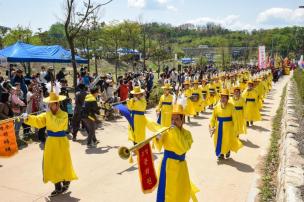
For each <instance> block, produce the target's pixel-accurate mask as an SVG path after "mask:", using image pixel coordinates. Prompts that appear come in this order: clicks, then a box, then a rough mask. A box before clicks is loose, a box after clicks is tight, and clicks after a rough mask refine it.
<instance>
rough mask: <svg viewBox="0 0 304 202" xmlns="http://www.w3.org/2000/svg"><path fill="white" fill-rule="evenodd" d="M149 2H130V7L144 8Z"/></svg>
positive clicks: (132, 0) (142, 0)
mask: <svg viewBox="0 0 304 202" xmlns="http://www.w3.org/2000/svg"><path fill="white" fill-rule="evenodd" d="M146 5H147V0H128V6H129V7H132V8H144V7H145V6H146Z"/></svg>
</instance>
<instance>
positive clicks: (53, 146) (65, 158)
mask: <svg viewBox="0 0 304 202" xmlns="http://www.w3.org/2000/svg"><path fill="white" fill-rule="evenodd" d="M64 99H66V97H65V96H61V95H57V94H56V93H54V92H50V96H49V97H47V98H45V99H44V100H43V102H45V103H48V106H49V111H47V112H45V113H42V114H39V115H27V114H23V115H22V118H23V119H24V123H25V124H27V125H30V126H33V127H35V128H38V129H40V128H44V127H46V130H47V139H46V142H45V146H44V153H43V182H44V183H47V182H49V181H50V182H52V183H54V184H55V190H54V191H53V192H52V193H51V196H56V195H58V194H60V193H63V192H65V191H67V190H68V188H69V185H70V181H72V180H76V179H78V178H77V176H76V174H75V171H74V169H73V165H72V159H71V155H70V145H69V140H68V138H67V136H66V134H67V133H66V131H67V129H68V114H67V113H66V112H64V111H62V110H61V109H60V104H59V102H60V101H62V100H64Z"/></svg>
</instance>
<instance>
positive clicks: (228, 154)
mask: <svg viewBox="0 0 304 202" xmlns="http://www.w3.org/2000/svg"><path fill="white" fill-rule="evenodd" d="M229 157H230V151H229V152H228V153H227V154H226V159H228V158H229Z"/></svg>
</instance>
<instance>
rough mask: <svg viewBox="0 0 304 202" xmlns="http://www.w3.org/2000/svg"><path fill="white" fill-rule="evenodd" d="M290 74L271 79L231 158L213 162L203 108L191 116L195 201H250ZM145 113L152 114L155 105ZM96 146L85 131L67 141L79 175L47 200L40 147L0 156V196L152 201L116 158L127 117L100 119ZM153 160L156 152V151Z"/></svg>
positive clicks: (48, 189) (133, 173)
mask: <svg viewBox="0 0 304 202" xmlns="http://www.w3.org/2000/svg"><path fill="white" fill-rule="evenodd" d="M288 80H289V77H284V78H283V79H281V80H280V81H279V82H278V83H277V84H275V85H274V88H273V90H272V91H271V93H270V94H269V96H268V98H267V99H266V100H265V106H264V109H263V112H262V113H263V121H261V122H259V123H256V126H255V127H254V128H249V130H248V134H247V135H245V136H242V137H241V139H242V140H243V141H244V145H245V147H243V148H242V149H241V150H240V151H239V152H238V153H237V154H234V153H233V154H232V159H230V160H227V161H225V162H224V163H223V164H220V165H218V164H217V160H216V157H215V154H214V148H213V143H212V139H211V138H210V136H209V133H208V124H209V117H210V114H211V112H210V111H207V112H206V113H205V114H203V115H200V117H199V118H197V119H192V121H193V123H192V124H191V125H186V126H185V127H186V128H188V129H190V130H191V132H192V135H193V139H194V143H193V146H192V148H191V150H190V152H189V153H187V161H188V167H189V170H190V176H191V179H192V181H193V182H194V183H195V184H196V185H197V186H198V187H199V188H200V190H201V191H200V192H199V193H198V195H197V196H198V199H199V201H208V202H209V201H210V202H217V201H219V202H220V201H225V202H230V201H231V202H239V201H240V202H243V201H251V200H252V199H253V196H254V194H255V193H256V189H255V183H256V178H257V169H256V167H257V165H258V163H259V162H260V160H261V158H262V155H263V154H265V151H266V149H267V146H268V145H269V137H270V129H271V119H272V118H273V116H274V115H275V111H276V109H277V107H278V105H279V102H280V96H281V93H282V89H283V87H284V86H285V84H286V83H287V81H288ZM148 116H151V117H154V116H155V114H154V111H149V112H148ZM97 137H98V139H100V140H101V144H100V145H99V146H100V147H99V148H96V149H87V148H86V146H85V144H86V142H85V138H86V137H85V136H83V135H81V134H80V135H79V139H80V140H79V141H78V142H76V143H75V142H71V153H72V159H73V163H74V167H75V170H76V172H77V175H78V177H79V180H78V181H75V182H72V184H71V188H70V192H68V193H66V194H64V195H61V196H58V197H56V198H53V199H52V200H50V199H49V198H48V195H49V194H50V192H51V191H52V190H53V185H52V184H50V183H48V184H43V182H42V172H41V169H42V166H41V165H42V154H43V153H42V150H41V149H40V146H39V144H37V143H36V144H31V145H30V146H28V147H27V148H24V149H23V150H21V151H20V152H19V153H18V154H17V155H16V156H14V157H13V158H9V159H0V195H1V199H0V201H3V202H6V201H79V200H81V201H104V202H129V201H132V202H145V201H149V202H151V201H155V194H156V191H154V192H153V193H152V194H148V195H144V194H142V193H141V188H140V184H139V178H138V170H137V166H136V165H133V166H132V165H130V164H129V163H128V161H124V160H121V159H120V158H119V157H118V155H117V149H118V147H119V146H122V145H123V146H130V143H128V142H127V123H126V121H125V120H124V119H119V120H117V121H116V122H114V123H113V122H112V123H105V127H104V130H100V131H99V132H98V135H97ZM155 157H156V164H155V165H156V166H158V163H159V159H160V157H161V154H155Z"/></svg>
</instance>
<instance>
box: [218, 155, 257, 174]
mask: <svg viewBox="0 0 304 202" xmlns="http://www.w3.org/2000/svg"><path fill="white" fill-rule="evenodd" d="M218 165H229V166H232V167H234V168H236V169H238V170H239V171H241V172H245V173H252V172H254V169H253V168H252V167H251V166H250V165H247V164H245V163H241V162H238V161H235V160H233V159H231V158H230V159H226V160H222V161H219V162H218Z"/></svg>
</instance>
